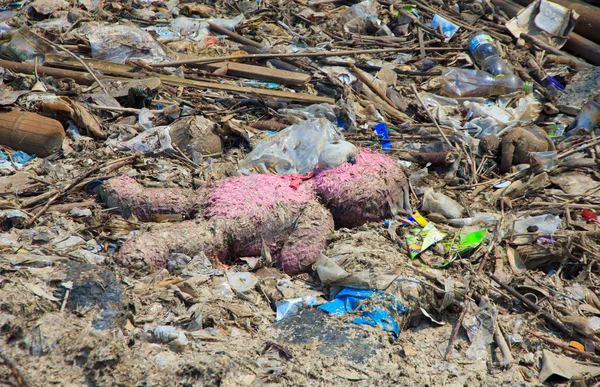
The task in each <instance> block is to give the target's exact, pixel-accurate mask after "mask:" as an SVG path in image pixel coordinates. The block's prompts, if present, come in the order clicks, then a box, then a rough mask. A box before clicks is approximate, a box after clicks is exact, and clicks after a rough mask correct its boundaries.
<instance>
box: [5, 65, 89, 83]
mask: <svg viewBox="0 0 600 387" xmlns="http://www.w3.org/2000/svg"><path fill="white" fill-rule="evenodd" d="M0 67H3V68H5V69H7V70H10V71H14V72H16V73H24V74H33V71H34V69H36V70H37V72H38V74H39V75H43V76H46V77H54V78H58V79H65V78H70V79H73V80H74V81H75V82H77V83H79V84H80V85H86V86H89V85H91V84H93V83H94V78H93V77H91V76H90V74H87V73H85V72H81V71H71V70H63V69H56V68H52V67H47V66H37V68H35V66H34V65H32V64H29V63H21V62H13V61H10V60H4V59H0Z"/></svg>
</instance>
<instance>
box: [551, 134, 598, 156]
mask: <svg viewBox="0 0 600 387" xmlns="http://www.w3.org/2000/svg"><path fill="white" fill-rule="evenodd" d="M598 143H600V137H596V138H592V139H590V140H587V141H586V142H585V143H584V145H581V146H580V147H578V148H575V149H571V150H570V151H566V152H564V153H561V154H559V155H558V158H559V159H563V158H565V157H567V156H570V155H572V154H573V153H577V152H579V151H582V150H584V149H587V148H590V147H592V146H594V145H596V144H598Z"/></svg>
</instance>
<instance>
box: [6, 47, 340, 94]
mask: <svg viewBox="0 0 600 387" xmlns="http://www.w3.org/2000/svg"><path fill="white" fill-rule="evenodd" d="M52 60H53V61H55V62H54V63H56V62H58V61H59V59H58V58H56V57H52ZM85 61H86V62H87V63H89V64H93V67H94V68H95V69H98V70H99V71H106V72H108V73H111V72H118V73H119V74H121V76H122V77H124V76H129V77H131V78H135V77H136V76H139V75H140V73H139V72H138V70H137V69H136V68H135V67H133V66H129V65H122V64H115V63H108V62H105V61H100V60H94V59H85ZM219 62H222V59H220V60H219ZM60 63H67V64H69V65H73V66H78V64H76V63H72V61H69V60H68V59H65V60H61V61H60ZM0 65H2V62H1V61H0ZM145 76H146V77H158V78H160V79H161V81H162V82H164V83H166V84H169V85H175V86H184V87H195V88H200V89H217V90H226V91H233V92H237V93H245V94H255V95H256V94H257V95H260V96H263V97H274V98H283V99H288V100H292V101H299V102H304V103H335V100H334V99H333V98H329V97H320V96H316V95H311V94H305V93H292V92H289V91H281V90H269V89H261V88H258V87H244V86H238V85H228V84H224V83H212V82H203V81H195V80H193V79H184V78H179V77H175V76H171V75H164V74H158V73H152V72H150V73H148V74H145Z"/></svg>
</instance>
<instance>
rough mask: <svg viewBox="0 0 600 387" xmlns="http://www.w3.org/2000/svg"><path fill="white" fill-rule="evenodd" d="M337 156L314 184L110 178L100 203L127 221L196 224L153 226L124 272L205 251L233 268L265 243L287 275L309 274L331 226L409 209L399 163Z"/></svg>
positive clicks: (127, 257) (125, 249)
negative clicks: (145, 183) (165, 185)
mask: <svg viewBox="0 0 600 387" xmlns="http://www.w3.org/2000/svg"><path fill="white" fill-rule="evenodd" d="M352 148H354V147H352ZM338 150H339V149H338ZM336 157H337V156H336ZM336 157H324V158H322V160H321V164H320V165H321V168H326V167H324V165H327V167H330V168H331V169H321V168H319V167H318V168H316V170H315V171H314V175H313V176H312V178H310V179H306V178H301V177H299V176H278V175H272V174H262V175H250V176H243V177H235V178H228V179H224V180H221V181H218V182H215V183H211V184H209V185H207V186H206V187H204V188H202V189H199V190H194V191H192V190H185V189H161V188H143V187H142V186H141V185H140V184H138V183H137V182H136V181H135V180H134V179H132V178H129V177H115V178H112V179H110V180H108V181H106V182H105V183H104V185H103V189H102V192H101V198H102V199H103V201H104V202H105V203H106V205H107V206H109V207H119V208H120V209H121V211H122V214H123V215H124V216H130V215H135V216H136V217H137V218H138V219H139V220H140V221H150V220H151V219H152V217H153V216H154V215H155V214H183V215H184V216H185V217H186V218H188V219H191V220H186V221H183V222H181V223H167V224H164V223H161V224H158V223H154V224H152V225H151V227H150V228H149V230H148V231H142V232H139V233H138V234H137V235H136V236H134V237H133V238H132V239H130V240H129V241H127V242H126V243H125V244H124V245H123V246H122V247H121V250H120V251H119V254H118V255H117V259H118V261H120V262H121V263H122V264H123V265H127V266H129V265H136V264H137V265H139V264H142V265H149V266H150V267H165V266H166V264H167V260H168V259H169V257H170V255H171V254H173V253H182V254H186V255H189V256H194V255H196V254H199V253H200V252H204V254H206V255H207V256H208V257H214V258H218V259H219V260H220V261H221V262H231V261H232V260H233V259H235V258H239V257H248V256H258V255H260V254H261V249H262V248H263V242H264V244H265V245H266V246H267V247H268V248H269V250H270V252H271V255H272V257H273V258H274V259H275V260H277V262H278V264H279V265H280V267H281V268H282V269H283V270H284V271H285V272H286V273H290V274H291V273H298V272H302V271H305V270H307V269H309V268H310V266H311V265H312V264H313V263H314V262H315V261H316V260H317V258H318V257H319V254H320V252H321V250H322V249H323V248H324V247H325V244H326V242H327V238H328V237H329V236H330V234H331V233H332V232H333V230H334V224H335V226H336V227H356V226H359V225H362V224H364V223H365V222H368V221H375V220H381V219H384V218H387V217H391V216H393V215H394V214H396V213H397V212H398V211H399V210H402V209H404V208H406V209H408V208H409V205H408V194H407V179H406V175H405V174H404V171H403V170H402V168H401V167H400V166H399V165H398V164H397V163H396V162H395V160H393V159H392V158H390V157H387V156H384V155H382V154H379V153H376V152H371V151H368V150H358V151H357V150H356V149H354V150H352V149H351V148H350V149H349V150H348V155H347V157H345V158H344V159H343V160H341V159H340V158H339V157H338V159H340V162H341V161H344V162H343V163H342V164H340V165H337V166H335V167H334V166H333V165H331V163H332V162H334V160H335V158H336ZM336 164H339V162H338V163H336Z"/></svg>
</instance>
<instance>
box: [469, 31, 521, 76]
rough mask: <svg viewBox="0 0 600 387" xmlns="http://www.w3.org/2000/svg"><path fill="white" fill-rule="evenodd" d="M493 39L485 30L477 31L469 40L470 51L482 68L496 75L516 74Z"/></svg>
mask: <svg viewBox="0 0 600 387" xmlns="http://www.w3.org/2000/svg"><path fill="white" fill-rule="evenodd" d="M493 41H494V40H493V39H492V37H491V36H490V35H488V34H486V33H485V32H476V33H475V34H474V35H473V36H472V37H471V39H470V40H469V52H470V53H471V55H472V56H473V59H475V63H477V65H478V66H479V68H481V70H483V71H485V72H488V73H490V74H492V75H494V76H496V77H497V76H499V75H500V76H502V75H504V76H508V75H514V74H513V72H512V69H511V68H510V67H509V66H508V65H507V64H506V62H504V60H503V59H502V58H500V55H498V50H497V49H496V46H494V43H493Z"/></svg>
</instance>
